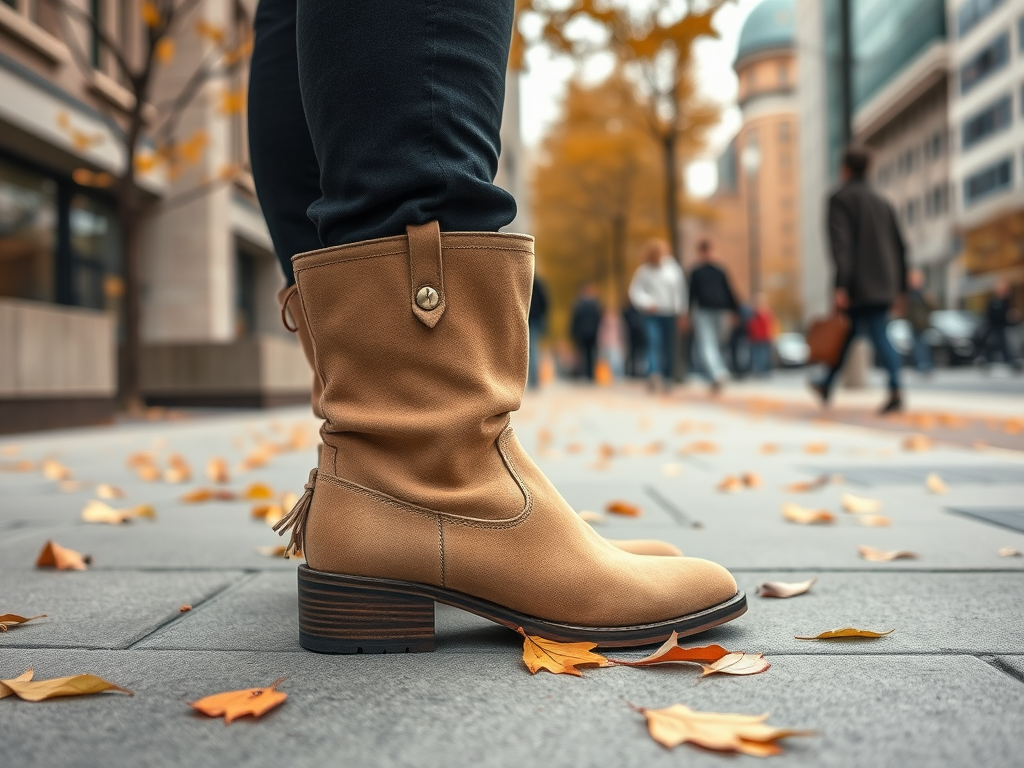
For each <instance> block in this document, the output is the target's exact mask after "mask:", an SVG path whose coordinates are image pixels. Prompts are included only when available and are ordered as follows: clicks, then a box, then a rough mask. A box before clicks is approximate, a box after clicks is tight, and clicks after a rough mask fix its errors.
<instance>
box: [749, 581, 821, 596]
mask: <svg viewBox="0 0 1024 768" xmlns="http://www.w3.org/2000/svg"><path fill="white" fill-rule="evenodd" d="M817 580H818V577H817V576H812V577H811V578H809V579H808V580H807V581H766V582H764V583H762V584H759V585H758V587H757V594H759V595H760V596H761V597H778V598H786V597H796V596H797V595H802V594H804V593H805V592H810V590H811V587H813V586H814V582H816V581H817Z"/></svg>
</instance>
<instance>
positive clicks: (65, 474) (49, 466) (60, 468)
mask: <svg viewBox="0 0 1024 768" xmlns="http://www.w3.org/2000/svg"><path fill="white" fill-rule="evenodd" d="M42 469H43V477H45V478H46V479H47V480H70V479H71V470H70V469H68V468H67V467H65V466H64V465H63V464H61V463H60V462H59V461H56V460H55V459H46V460H45V461H43V468H42Z"/></svg>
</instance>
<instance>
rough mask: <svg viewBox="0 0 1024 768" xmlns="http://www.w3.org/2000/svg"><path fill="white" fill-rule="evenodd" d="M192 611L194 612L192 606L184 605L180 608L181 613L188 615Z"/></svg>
mask: <svg viewBox="0 0 1024 768" xmlns="http://www.w3.org/2000/svg"><path fill="white" fill-rule="evenodd" d="M191 610H192V606H191V605H182V606H179V607H178V611H180V612H181V613H188V612H189V611H191Z"/></svg>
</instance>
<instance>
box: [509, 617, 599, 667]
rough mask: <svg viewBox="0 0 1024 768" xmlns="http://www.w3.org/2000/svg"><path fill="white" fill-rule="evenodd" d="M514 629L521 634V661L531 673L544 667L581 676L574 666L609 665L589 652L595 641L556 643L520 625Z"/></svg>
mask: <svg viewBox="0 0 1024 768" xmlns="http://www.w3.org/2000/svg"><path fill="white" fill-rule="evenodd" d="M516 631H517V632H518V633H519V634H520V635H522V636H523V662H524V663H525V664H526V668H527V669H529V670H530V674H532V675H535V674H537V673H538V672H539V671H540V670H542V669H546V670H547V671H548V672H551V673H553V674H556V675H575V676H576V677H583V673H582V672H580V671H579V670H578V669H576V667H579V666H584V665H585V666H598V667H608V666H611V664H610V663H609V662H608V660H607V659H606V658H605V657H604V656H602V655H600V654H598V653H591V651H593V649H594V648H596V647H597V643H556V642H555V641H554V640H545V639H544V638H543V637H537V636H536V635H528V634H526V633H525V632H524V631H523V628H522V627H519V628H518V629H517V630H516Z"/></svg>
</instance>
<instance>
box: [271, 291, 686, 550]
mask: <svg viewBox="0 0 1024 768" xmlns="http://www.w3.org/2000/svg"><path fill="white" fill-rule="evenodd" d="M277 302H278V304H279V305H280V307H281V322H282V323H284V327H285V328H287V329H288V330H289V331H291V332H292V333H294V334H295V335H296V336H298V337H299V345H300V346H301V347H302V351H303V352H304V353H305V355H306V362H308V363H309V367H310V368H311V369H312V370H313V387H312V395H311V401H312V405H313V415H314V416H316V417H317V418H318V419H322V418H323V417H324V415H323V412H322V411H321V410H320V397H321V395H323V393H324V383H323V380H322V379H321V378H320V374H319V373H318V372H317V369H316V363H315V362H314V360H313V339H312V338H311V337H310V335H309V326H307V325H306V318H305V315H303V314H302V307H300V306H299V299H298V294H297V291H296V287H295V286H294V285H290V286H288V287H287V288H282V289H281V290H280V291H278V293H277ZM322 450H323V444H320V445H318V446H317V459H318V460H319V458H320V452H321V451H322ZM608 541H609V543H611V544H612V545H614V546H616V547H618V548H619V549H621V550H623V551H624V552H632V553H633V554H634V555H656V556H658V557H678V556H680V555H682V554H683V553H682V552H681V551H680V550H679V548H678V547H676V546H674V545H672V544H669V543H668V542H667V541H659V540H657V539H625V540H617V539H608Z"/></svg>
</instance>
